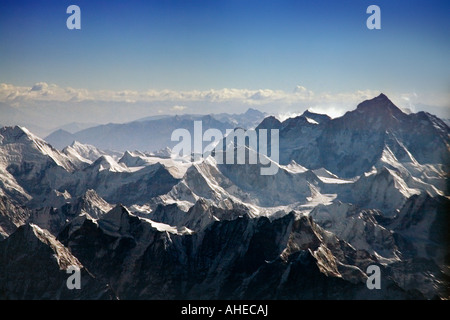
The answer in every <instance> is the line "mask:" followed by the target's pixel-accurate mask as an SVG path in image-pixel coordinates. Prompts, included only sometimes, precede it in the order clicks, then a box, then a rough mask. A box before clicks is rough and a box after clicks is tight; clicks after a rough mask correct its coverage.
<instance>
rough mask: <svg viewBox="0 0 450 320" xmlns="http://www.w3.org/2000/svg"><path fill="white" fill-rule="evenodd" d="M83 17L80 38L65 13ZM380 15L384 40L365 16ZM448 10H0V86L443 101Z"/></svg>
mask: <svg viewBox="0 0 450 320" xmlns="http://www.w3.org/2000/svg"><path fill="white" fill-rule="evenodd" d="M70 4H77V5H78V6H79V7H80V8H81V21H82V23H81V25H82V28H81V30H68V29H67V28H66V19H67V17H68V16H69V15H68V14H66V8H67V7H68V6H69V5H70ZM370 4H377V5H379V6H380V8H381V21H382V29H381V30H368V29H367V28H366V19H367V17H368V14H366V8H367V7H368V6H369V5H370ZM449 13H450V1H399V0H390V1H379V0H376V1H354V0H344V1H320V0H319V1H312V0H311V1H298V0H296V1H283V0H279V1H274V0H271V1H265V0H218V1H186V0H185V1H162V0H160V1H118V0H108V1H92V0H90V1H84V0H72V1H50V0H47V1H36V0H34V1H23V0H15V1H5V0H3V1H1V2H0V40H1V43H2V45H1V46H0V57H1V59H0V82H4V83H13V84H15V85H32V84H33V83H36V82H40V81H44V82H48V83H56V84H58V85H60V86H70V87H77V88H88V89H93V90H99V89H111V90H120V89H132V90H145V89H148V88H154V89H172V90H194V89H196V90H206V89H211V88H213V89H220V88H247V89H259V88H270V89H274V90H275V89H280V90H286V91H291V90H293V88H294V87H295V86H296V85H298V84H301V85H302V86H305V87H307V88H308V89H311V90H315V91H328V92H340V91H351V90H363V89H376V90H381V91H383V90H396V91H414V92H421V91H424V92H442V91H445V92H447V91H448V89H449V86H450V64H449V57H450V42H449V39H450V20H449V16H450V15H449Z"/></svg>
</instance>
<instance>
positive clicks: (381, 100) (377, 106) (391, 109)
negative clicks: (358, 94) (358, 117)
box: [356, 93, 406, 117]
mask: <svg viewBox="0 0 450 320" xmlns="http://www.w3.org/2000/svg"><path fill="white" fill-rule="evenodd" d="M356 110H357V111H359V112H364V113H368V114H373V115H378V116H395V117H402V116H406V114H405V113H404V112H403V111H402V110H400V108H398V107H397V106H396V105H395V104H394V103H393V102H392V101H391V100H390V99H389V98H388V97H387V96H386V95H385V94H383V93H381V94H380V95H378V96H376V97H375V98H372V99H369V100H365V101H363V102H361V103H360V104H359V105H358V106H357V108H356Z"/></svg>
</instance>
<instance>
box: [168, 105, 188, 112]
mask: <svg viewBox="0 0 450 320" xmlns="http://www.w3.org/2000/svg"><path fill="white" fill-rule="evenodd" d="M171 109H172V110H173V111H183V110H185V109H187V107H186V106H173V107H172V108H171Z"/></svg>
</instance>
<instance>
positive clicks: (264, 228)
mask: <svg viewBox="0 0 450 320" xmlns="http://www.w3.org/2000/svg"><path fill="white" fill-rule="evenodd" d="M194 120H202V122H203V128H204V130H206V129H208V128H217V129H219V130H221V131H224V130H226V129H230V128H236V127H242V128H244V129H250V128H256V130H258V129H278V130H279V148H280V152H279V153H280V161H279V163H276V164H275V165H276V166H277V167H278V171H277V172H276V174H274V175H268V176H264V175H261V174H260V168H261V166H262V164H260V163H257V164H248V163H247V164H220V163H217V161H216V160H215V158H214V157H212V156H207V157H205V158H202V159H200V160H199V161H196V162H187V161H179V160H177V159H175V158H172V157H171V154H170V149H164V148H170V147H172V146H173V144H171V143H172V142H171V141H170V135H171V132H172V131H173V130H174V129H176V128H186V129H188V130H192V128H193V121H194ZM244 148H245V150H246V152H247V153H249V154H250V153H252V152H253V153H257V152H258V150H252V149H251V148H250V147H249V146H244ZM160 149H163V150H162V151H160V152H157V153H155V152H153V153H150V152H149V151H155V150H160ZM109 150H115V151H109ZM216 152H224V153H226V152H228V149H223V150H216ZM449 157H450V129H449V127H448V126H447V125H446V124H445V122H443V121H442V120H441V119H439V118H437V117H436V116H433V115H431V114H429V113H425V112H419V113H411V114H406V113H404V112H402V111H401V110H400V109H399V108H397V107H396V106H395V105H394V104H393V103H392V102H391V101H390V100H389V98H388V97H386V96H385V95H384V94H381V95H379V96H378V97H375V98H373V99H371V100H366V101H364V102H361V103H360V104H359V105H358V106H357V107H356V109H355V110H353V111H349V112H347V113H346V114H345V115H343V116H342V117H339V118H335V119H332V118H330V117H328V116H327V115H323V114H317V113H313V112H310V111H305V112H304V113H303V114H302V115H301V116H298V117H294V118H289V119H286V120H285V121H282V122H281V121H279V120H278V119H276V118H275V117H273V116H268V115H265V114H262V113H259V112H257V111H255V110H249V111H247V112H246V113H245V114H243V115H226V114H222V115H216V116H214V117H213V116H211V115H206V116H192V115H185V116H175V117H161V118H156V119H154V118H152V119H141V120H140V121H135V122H131V123H127V124H120V125H119V124H111V125H101V126H96V127H92V128H88V129H85V130H81V131H79V132H76V133H75V134H71V133H68V132H63V131H57V132H54V133H53V134H51V135H50V136H49V137H47V138H46V139H45V140H43V139H41V138H39V137H37V136H36V135H34V134H33V133H31V132H30V131H29V130H27V129H26V128H24V127H19V126H15V127H3V128H1V129H0V239H2V240H0V298H2V299H436V298H437V299H448V298H450V292H449V276H450V268H449V267H450V255H449V251H448V248H449V244H450V243H449V240H450V239H449V232H448V230H449V221H450V220H449V218H448V208H449V201H450V199H449V185H448V172H449V159H450V158H449ZM36 261H39V265H37V266H34V265H33V263H35V262H36ZM69 265H75V266H77V267H78V268H80V269H81V270H82V274H81V277H82V279H83V280H82V289H81V290H79V291H76V290H75V291H70V290H68V289H67V288H66V287H65V281H66V279H67V274H66V273H65V269H66V268H67V266H69ZM371 265H377V266H379V267H380V270H381V289H379V290H376V289H375V290H370V289H368V288H367V286H366V281H367V279H368V276H369V275H368V274H367V273H366V272H367V268H368V266H371ZM30 269H33V270H37V269H39V270H43V271H42V272H41V273H38V272H34V271H29V270H30ZM37 279H38V280H37Z"/></svg>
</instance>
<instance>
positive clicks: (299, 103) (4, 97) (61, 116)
mask: <svg viewBox="0 0 450 320" xmlns="http://www.w3.org/2000/svg"><path fill="white" fill-rule="evenodd" d="M385 93H386V94H387V95H388V96H389V98H390V99H391V100H392V101H393V102H394V103H395V104H396V105H397V106H399V107H400V108H403V109H405V110H410V111H412V112H417V111H419V110H426V111H430V112H432V113H435V114H437V115H438V116H440V117H444V118H449V117H450V116H446V115H448V113H449V112H448V111H449V110H450V108H449V103H448V102H449V101H450V98H449V97H448V96H447V97H437V96H433V95H430V96H419V95H417V94H416V93H414V92H412V93H392V92H385ZM378 94H380V92H379V91H377V90H358V91H354V92H340V93H330V92H314V91H312V90H309V89H308V88H305V87H303V86H300V85H299V86H296V87H295V88H294V89H293V90H292V91H291V92H287V91H283V90H272V89H258V90H250V89H236V88H223V89H210V90H191V91H175V90H153V89H151V90H145V91H136V90H119V91H115V90H88V89H83V88H71V87H66V88H64V87H60V86H58V85H56V84H48V83H46V82H39V83H35V84H34V85H32V86H30V87H27V86H16V85H13V84H7V83H1V84H0V102H1V103H4V104H6V105H7V106H9V107H13V108H14V109H16V110H18V111H21V112H22V114H23V115H24V119H23V121H21V123H15V124H26V125H28V124H32V125H36V126H39V127H42V128H55V127H57V126H60V125H63V124H66V123H70V122H85V119H90V121H96V122H98V123H107V122H127V121H132V120H136V119H139V118H142V117H147V116H151V115H157V114H181V113H186V112H189V113H197V114H208V113H221V112H227V113H242V112H245V111H246V109H248V108H250V107H251V108H256V109H259V110H261V111H264V112H267V113H269V114H273V115H279V117H280V118H281V119H284V118H286V117H289V116H290V115H296V114H301V113H302V112H303V111H304V110H306V109H309V110H311V111H314V112H318V113H326V114H328V115H330V116H331V117H338V116H341V115H343V114H344V113H345V112H346V111H349V110H353V109H355V107H356V106H357V104H358V103H360V102H362V101H364V100H367V99H371V98H373V97H375V96H377V95H378ZM0 118H1V119H0V125H4V124H11V123H12V121H8V119H6V116H4V115H3V114H2V117H0ZM15 119H16V118H15Z"/></svg>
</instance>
